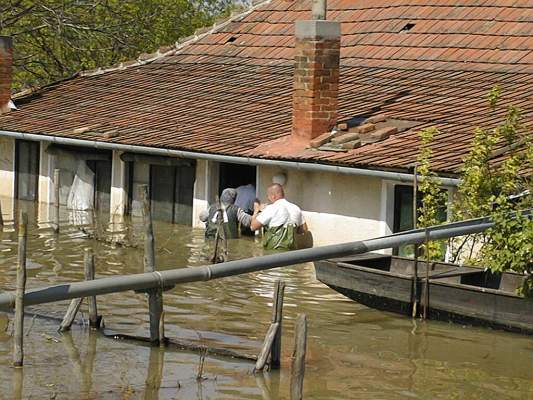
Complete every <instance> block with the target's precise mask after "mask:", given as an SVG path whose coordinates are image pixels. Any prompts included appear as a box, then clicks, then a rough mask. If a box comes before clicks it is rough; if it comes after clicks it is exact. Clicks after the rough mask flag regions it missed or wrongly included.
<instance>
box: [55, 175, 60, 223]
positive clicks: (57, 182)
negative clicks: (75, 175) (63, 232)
mask: <svg viewBox="0 0 533 400" xmlns="http://www.w3.org/2000/svg"><path fill="white" fill-rule="evenodd" d="M59 184H60V182H59V169H57V168H56V169H54V189H55V199H54V204H55V227H54V232H55V233H59V188H60V187H59Z"/></svg>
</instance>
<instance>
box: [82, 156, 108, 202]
mask: <svg viewBox="0 0 533 400" xmlns="http://www.w3.org/2000/svg"><path fill="white" fill-rule="evenodd" d="M87 166H88V167H89V168H90V169H91V171H93V173H94V202H93V204H94V209H95V210H99V211H103V212H109V211H110V205H111V170H112V164H111V160H87Z"/></svg>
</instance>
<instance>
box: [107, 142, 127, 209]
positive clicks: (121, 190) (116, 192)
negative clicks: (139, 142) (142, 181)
mask: <svg viewBox="0 0 533 400" xmlns="http://www.w3.org/2000/svg"><path fill="white" fill-rule="evenodd" d="M121 154H122V152H121V151H118V150H113V161H112V168H111V169H112V170H111V201H110V202H111V204H110V208H109V210H110V211H109V212H110V214H112V215H113V214H115V215H124V213H125V211H126V205H127V203H128V192H127V191H126V185H127V183H126V163H125V162H124V161H122V160H121V159H120V155H121Z"/></svg>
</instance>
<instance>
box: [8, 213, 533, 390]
mask: <svg viewBox="0 0 533 400" xmlns="http://www.w3.org/2000/svg"><path fill="white" fill-rule="evenodd" d="M23 207H24V208H26V209H27V210H28V212H29V216H30V226H29V236H28V284H27V286H28V287H29V288H35V287H40V286H47V285H52V284H59V283H63V282H70V281H77V280H82V279H83V251H84V249H85V248H92V249H93V250H94V252H95V254H96V273H97V278H99V277H107V276H113V275H122V274H133V273H139V272H142V268H143V267H142V250H140V249H137V248H125V247H121V246H117V245H113V244H110V243H106V242H102V241H95V240H93V239H90V238H87V235H86V233H84V232H83V231H82V230H80V227H79V226H78V225H77V224H80V223H82V222H87V221H90V220H91V218H92V217H91V216H81V217H80V215H78V214H77V215H72V214H69V213H68V212H67V211H66V210H62V214H61V220H62V225H61V231H60V233H59V235H58V236H56V235H55V234H54V232H53V231H52V230H51V229H50V224H48V223H46V221H41V222H38V221H37V218H36V217H35V216H36V211H35V210H34V209H33V206H32V205H31V204H24V205H23ZM5 213H6V211H5V210H4V214H5ZM4 218H6V217H5V216H4ZM80 218H81V219H82V220H83V218H87V220H85V221H81V222H80ZM98 220H99V221H100V222H99V223H98V224H97V226H98V227H97V230H98V231H99V235H100V236H102V237H104V236H105V237H107V238H115V239H120V240H122V241H126V242H127V243H131V244H140V245H141V246H142V235H141V231H142V224H141V222H142V221H140V220H134V221H121V222H120V223H118V222H117V223H114V224H109V223H108V222H109V218H108V217H107V216H100V218H98ZM93 227H94V225H93V224H92V223H91V226H88V227H86V228H84V229H85V231H92V230H93ZM154 229H155V234H156V248H157V269H160V270H163V269H169V268H178V267H183V268H187V267H189V268H193V267H195V266H198V265H203V264H206V263H207V257H208V253H209V250H210V247H209V246H210V244H209V243H206V242H205V240H204V237H203V232H202V230H197V229H191V228H188V227H183V226H178V225H170V224H164V223H155V225H154ZM16 242H17V236H16V232H15V231H14V229H13V226H12V225H10V222H9V221H7V222H6V227H5V228H4V231H3V232H2V233H0V271H1V272H2V273H1V274H0V290H13V289H14V287H15V265H16V254H17V246H16ZM261 254H262V250H261V246H260V244H259V243H258V242H255V241H254V240H252V239H239V240H234V241H232V242H231V243H230V258H231V259H237V258H245V257H252V256H258V255H261ZM277 279H283V280H284V281H285V282H286V290H285V305H284V319H283V342H282V347H283V349H282V350H283V359H282V366H281V370H280V371H272V372H267V373H259V374H256V375H254V374H253V373H252V368H253V364H252V363H250V362H247V361H239V360H235V359H230V358H222V357H212V356H210V355H209V354H208V355H207V358H206V360H205V364H204V373H203V376H204V379H203V380H201V381H197V379H196V375H197V371H198V365H199V355H198V354H197V353H194V352H187V351H179V350H177V349H173V348H166V349H160V348H159V347H156V348H151V347H149V346H147V345H145V344H143V343H140V342H133V341H127V340H116V339H112V338H108V337H104V336H102V335H101V334H99V333H98V332H94V331H93V332H91V331H90V330H89V329H88V328H87V327H84V326H81V325H76V326H73V328H72V331H71V332H70V333H64V334H59V333H57V327H58V324H59V323H58V322H57V321H55V320H51V319H44V318H40V317H36V318H33V317H31V316H27V318H26V321H25V330H26V332H27V335H26V336H25V343H24V350H25V363H24V368H23V369H14V368H13V367H12V366H11V359H12V346H13V342H12V338H11V336H10V333H11V324H10V321H11V320H12V318H13V316H12V315H11V314H3V313H0V377H1V378H2V379H0V399H21V398H24V399H29V398H32V399H176V398H180V399H287V398H289V382H290V354H291V351H292V347H293V324H294V319H295V317H296V315H297V314H298V313H305V314H307V316H308V324H309V328H308V333H309V337H308V352H307V362H306V371H305V382H304V398H306V399H467V398H468V399H492V398H498V399H533V368H532V366H533V338H531V337H527V336H521V335H517V334H511V333H505V332H498V331H492V330H488V329H484V328H472V327H464V326H461V325H452V324H447V323H441V322H428V323H423V322H421V321H412V320H411V319H409V318H404V317H399V316H395V315H392V314H389V313H385V312H380V311H376V310H372V309H369V308H366V307H364V306H362V305H359V304H357V303H355V302H352V301H350V300H348V299H346V298H344V297H343V296H341V295H339V294H336V293H335V292H334V291H332V290H331V289H329V288H328V287H326V286H325V285H323V284H321V283H320V282H318V281H317V280H316V279H315V275H314V270H313V267H312V265H311V264H305V265H299V266H295V267H291V268H288V267H287V268H280V269H274V270H270V271H266V272H258V273H252V274H247V275H242V276H236V277H230V278H224V279H220V280H214V281H211V282H199V283H190V284H184V285H179V286H177V287H175V288H174V289H172V290H170V291H168V292H165V294H164V304H165V320H166V328H165V329H166V336H167V337H169V338H179V339H182V340H187V341H192V342H196V343H201V344H205V345H208V346H212V347H222V348H228V349H233V350H238V351H241V352H244V353H252V354H257V353H258V352H259V349H260V346H261V343H262V340H263V337H264V335H265V333H266V331H267V329H268V326H269V323H270V318H271V305H272V300H271V299H272V292H273V287H274V282H275V281H276V280H277ZM67 305H68V302H63V303H53V304H44V305H39V306H35V307H31V308H30V309H31V311H32V312H36V313H38V314H42V315H47V316H56V317H61V316H62V315H63V313H64V312H65V310H66V308H67ZM98 307H99V312H100V314H101V315H103V317H104V320H105V325H106V328H110V329H112V330H114V331H117V332H121V333H127V334H132V335H142V336H148V314H147V302H146V298H145V296H144V295H143V294H136V293H133V292H123V293H117V294H112V295H106V296H100V297H98ZM82 310H83V311H84V314H85V316H86V315H87V314H86V311H85V305H83V306H82Z"/></svg>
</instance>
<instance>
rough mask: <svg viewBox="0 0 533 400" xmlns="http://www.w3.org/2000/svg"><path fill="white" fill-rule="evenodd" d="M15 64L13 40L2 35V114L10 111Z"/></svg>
mask: <svg viewBox="0 0 533 400" xmlns="http://www.w3.org/2000/svg"><path fill="white" fill-rule="evenodd" d="M12 65H13V40H12V38H11V37H9V36H0V114H2V113H4V112H7V111H9V101H10V100H11V81H12V76H13V75H12Z"/></svg>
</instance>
